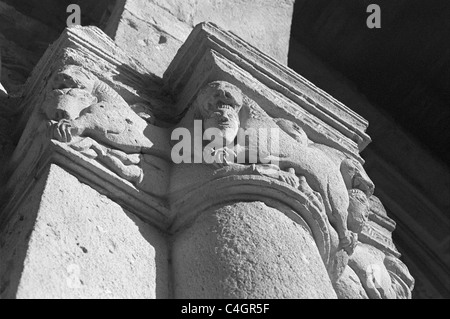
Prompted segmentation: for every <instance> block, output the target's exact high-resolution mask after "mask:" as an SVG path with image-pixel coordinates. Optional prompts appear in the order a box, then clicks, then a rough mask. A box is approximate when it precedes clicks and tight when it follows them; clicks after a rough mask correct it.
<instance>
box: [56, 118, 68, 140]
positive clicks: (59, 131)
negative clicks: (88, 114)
mask: <svg viewBox="0 0 450 319" xmlns="http://www.w3.org/2000/svg"><path fill="white" fill-rule="evenodd" d="M71 128H72V125H71V124H70V121H69V120H66V119H63V120H60V121H59V122H57V123H56V124H53V125H52V133H53V134H52V137H53V138H54V139H56V140H58V141H60V142H64V143H68V142H70V141H71V140H72V132H71Z"/></svg>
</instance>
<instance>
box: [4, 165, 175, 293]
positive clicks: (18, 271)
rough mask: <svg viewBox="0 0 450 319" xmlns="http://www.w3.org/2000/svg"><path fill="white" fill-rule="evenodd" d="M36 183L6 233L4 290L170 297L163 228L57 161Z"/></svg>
mask: <svg viewBox="0 0 450 319" xmlns="http://www.w3.org/2000/svg"><path fill="white" fill-rule="evenodd" d="M33 187H34V190H33V191H32V193H31V194H30V196H29V197H28V198H27V201H25V202H24V204H23V205H20V206H19V207H18V208H17V212H16V213H15V216H14V218H13V219H12V221H11V222H10V224H9V225H8V226H7V229H6V230H5V231H4V232H3V236H2V258H1V260H2V264H1V265H2V267H1V273H2V278H3V279H2V297H8V298H167V297H168V288H169V283H168V276H169V274H168V248H167V242H166V239H165V236H164V235H163V234H162V233H161V232H159V231H158V230H157V229H155V228H154V227H152V226H150V225H148V224H145V223H144V222H142V221H141V220H139V219H138V218H137V217H135V216H134V215H133V214H130V213H129V212H127V211H125V210H124V209H123V208H121V207H120V206H119V205H118V204H116V203H114V202H112V201H111V200H110V199H108V198H107V197H105V196H103V195H100V194H99V193H97V192H96V191H95V190H93V189H92V188H91V187H89V186H88V185H84V184H82V183H80V182H79V181H78V180H77V179H76V178H75V177H74V176H72V175H70V174H69V173H67V172H66V171H64V170H63V169H61V168H59V167H58V166H55V165H52V166H51V167H50V170H49V172H48V176H46V175H45V174H44V175H43V176H41V177H40V179H39V181H37V183H36V184H35V185H33ZM20 224H22V225H20ZM24 224H26V226H25V225H24ZM19 225H20V226H19ZM11 272H12V273H11ZM8 277H9V278H10V279H9V280H8V279H7V278H8Z"/></svg>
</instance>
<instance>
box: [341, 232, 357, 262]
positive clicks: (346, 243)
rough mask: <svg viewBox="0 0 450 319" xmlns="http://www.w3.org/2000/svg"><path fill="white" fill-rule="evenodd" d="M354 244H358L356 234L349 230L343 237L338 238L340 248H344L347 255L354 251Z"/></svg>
mask: <svg viewBox="0 0 450 319" xmlns="http://www.w3.org/2000/svg"><path fill="white" fill-rule="evenodd" d="M356 245H358V235H357V234H355V233H354V232H351V231H347V232H346V235H345V237H343V238H340V240H339V246H340V248H342V249H344V250H345V251H346V252H347V254H348V255H349V256H350V255H352V254H353V252H354V251H355V248H356Z"/></svg>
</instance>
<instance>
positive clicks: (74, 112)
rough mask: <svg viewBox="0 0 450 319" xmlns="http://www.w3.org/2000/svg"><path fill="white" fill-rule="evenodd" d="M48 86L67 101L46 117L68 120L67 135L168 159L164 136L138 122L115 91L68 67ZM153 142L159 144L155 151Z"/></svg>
mask: <svg viewBox="0 0 450 319" xmlns="http://www.w3.org/2000/svg"><path fill="white" fill-rule="evenodd" d="M51 85H52V88H53V89H54V90H53V92H56V94H59V95H63V97H62V99H66V100H67V101H64V102H61V101H59V103H56V104H57V105H58V106H57V108H56V110H54V112H55V114H53V115H52V114H48V117H49V118H51V119H55V120H61V119H67V124H66V125H67V129H66V130H67V131H68V133H69V134H74V135H76V136H81V137H90V138H92V139H94V140H95V141H97V142H99V143H102V144H104V145H108V146H110V147H112V148H114V149H117V150H120V151H123V152H125V153H127V154H136V153H143V154H155V155H158V156H161V157H166V158H167V157H168V154H169V152H168V151H169V145H168V143H163V142H162V141H164V142H166V140H167V136H165V135H166V132H165V131H164V130H163V129H161V128H158V127H155V126H153V125H151V124H149V123H148V122H147V121H146V120H144V119H143V118H141V117H140V116H139V115H138V114H136V113H135V112H134V111H133V109H132V108H131V107H130V106H129V105H128V104H127V103H126V101H125V100H124V99H123V98H122V97H121V96H120V95H119V94H117V92H116V91H114V90H113V89H112V88H111V87H109V86H108V85H107V84H105V83H103V82H101V81H100V80H98V79H97V78H96V77H94V76H93V75H91V74H89V73H88V72H86V71H85V70H83V69H81V68H79V67H76V66H69V67H68V68H66V69H65V70H62V71H60V72H59V73H57V74H56V75H55V76H54V78H53V79H52V82H51ZM54 94H55V93H54ZM86 95H87V96H90V98H88V97H86ZM80 99H83V100H85V101H86V102H85V103H82V102H81V101H80ZM150 137H151V140H150ZM153 141H158V142H159V143H158V145H157V146H156V147H154V146H155V145H154V143H153ZM165 144H167V145H165Z"/></svg>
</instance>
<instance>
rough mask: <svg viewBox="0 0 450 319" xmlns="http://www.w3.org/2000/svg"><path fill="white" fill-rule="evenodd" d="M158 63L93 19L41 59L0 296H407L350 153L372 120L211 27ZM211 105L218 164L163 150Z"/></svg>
mask: <svg viewBox="0 0 450 319" xmlns="http://www.w3.org/2000/svg"><path fill="white" fill-rule="evenodd" d="M154 74H155V73H154V72H152V70H151V69H148V68H146V67H145V66H143V65H142V63H140V62H139V61H136V60H135V59H133V58H131V57H129V56H128V55H127V54H126V53H124V52H123V51H122V50H121V49H120V48H119V47H118V46H117V45H115V44H114V43H113V42H112V41H111V39H110V38H108V37H107V36H106V35H105V34H104V33H103V32H101V31H100V30H99V29H97V28H92V27H85V28H83V27H74V28H69V29H67V30H66V31H65V32H64V33H63V35H62V36H61V37H60V39H59V40H58V41H57V42H56V43H55V44H53V46H52V47H50V48H49V49H48V50H47V52H46V54H45V55H44V57H43V58H42V59H41V61H40V62H39V64H38V65H37V66H36V68H35V70H34V72H33V75H32V77H31V78H30V79H29V81H28V82H27V85H26V87H25V90H24V91H25V92H26V94H25V95H24V97H23V98H22V100H21V101H20V107H21V111H22V117H21V119H20V121H19V122H18V124H17V127H18V130H19V131H20V132H21V139H20V141H19V143H18V145H17V148H16V149H15V151H14V154H13V156H12V159H11V162H10V174H9V176H8V184H7V185H6V193H5V194H6V195H7V196H6V197H5V198H6V199H7V202H6V206H5V207H3V209H2V213H1V215H0V234H1V237H0V239H1V241H0V243H1V251H0V254H1V261H0V266H1V267H0V276H1V287H2V290H1V291H0V293H1V296H2V297H5V298H35V297H36V298H37V297H55V298H56V297H66V298H93V297H116V298H169V297H176V298H180V297H181V298H198V297H208V298H210V297H214V298H224V297H225V298H336V297H339V298H410V296H411V294H410V292H411V290H412V288H413V286H414V280H413V278H411V276H410V275H409V273H408V270H407V268H406V266H405V265H404V264H403V263H402V262H401V261H400V259H399V257H400V254H399V253H398V251H397V250H396V248H395V245H394V244H393V243H392V237H391V233H392V231H393V230H394V228H395V223H393V221H392V220H390V219H389V218H388V217H387V216H386V214H385V212H384V211H383V208H382V205H381V203H379V201H378V200H377V198H376V197H374V196H373V192H374V185H373V183H372V181H371V180H370V178H369V177H368V176H367V174H366V173H365V171H364V168H363V163H364V160H363V159H362V158H361V157H360V155H359V153H360V151H362V150H363V149H364V148H365V146H367V144H368V143H369V142H370V137H369V136H368V135H367V134H366V133H365V130H366V128H367V125H368V123H367V121H365V120H364V119H363V118H361V117H360V116H359V115H357V114H356V113H354V112H352V111H351V110H349V109H348V108H347V107H345V105H343V104H341V103H340V102H338V101H336V100H335V99H333V98H332V97H331V96H329V95H328V94H326V93H325V92H323V91H321V90H320V89H318V88H317V87H315V86H314V85H312V84H311V83H310V82H308V81H307V80H306V79H304V78H302V77H301V76H299V75H298V74H295V73H294V72H293V71H292V70H290V69H288V68H287V67H285V66H283V65H282V64H280V63H279V62H277V61H276V60H274V59H272V58H270V57H269V56H267V55H265V54H264V53H262V52H261V51H259V50H258V49H256V48H254V47H253V46H252V45H250V44H249V43H248V42H246V41H245V40H243V39H241V38H240V37H238V36H236V35H235V34H233V33H231V32H227V31H225V30H223V29H222V28H220V27H218V26H216V25H214V24H210V23H203V24H200V25H198V26H196V27H195V28H194V30H193V31H192V33H191V34H190V35H189V37H188V38H187V39H186V41H185V42H184V44H183V45H182V46H181V47H180V49H179V50H178V52H177V54H176V56H175V57H174V59H173V60H172V62H171V63H170V65H169V66H168V68H167V69H166V70H165V72H164V76H163V77H162V78H159V77H157V76H155V75H154ZM217 118H220V119H222V120H220V123H221V126H220V127H221V132H222V137H223V138H224V140H226V141H227V143H228V144H227V145H225V146H226V147H222V148H220V147H218V146H217V145H216V146H214V148H212V149H211V148H210V149H209V151H210V154H211V153H217V152H219V151H220V152H223V153H222V155H223V158H226V159H227V161H226V162H221V163H220V165H218V166H217V165H215V164H217V163H215V164H213V163H207V162H205V161H204V160H201V161H200V162H198V163H178V162H177V161H175V160H174V156H173V146H174V141H173V140H172V138H171V135H172V133H174V131H175V130H176V129H184V132H188V133H189V134H190V133H193V135H191V137H192V136H194V137H195V136H196V130H195V128H193V127H192V125H193V123H195V120H203V124H204V125H211V126H212V127H214V125H215V126H219V125H218V120H217ZM225 120H226V121H225ZM214 121H215V122H214ZM211 123H215V124H211ZM230 132H231V133H230ZM239 132H244V133H245V132H247V133H248V136H247V137H248V141H247V140H246V139H244V140H243V141H244V142H243V143H242V144H239V143H240V142H239V139H238V133H239ZM197 133H198V132H197ZM200 133H202V131H201V130H200ZM200 138H201V137H200ZM235 138H236V139H237V140H238V142H237V144H234V140H235ZM188 144H189V145H191V140H189V142H188ZM194 144H195V142H194ZM199 145H200V147H201V148H206V147H207V146H205V144H204V143H203V142H202V140H200V144H199ZM263 145H266V146H267V147H266V148H264V147H263ZM268 145H269V146H268ZM194 146H195V145H194ZM275 146H276V147H275ZM242 150H244V151H242ZM252 150H253V151H255V150H257V151H258V154H259V157H258V158H259V160H258V161H257V162H255V163H251V162H249V161H248V160H245V161H244V162H242V163H241V162H239V161H237V160H236V158H239V154H246V152H250V151H252ZM260 151H261V152H260ZM187 154H188V158H191V155H192V154H191V151H187ZM244 158H246V157H245V156H244ZM268 158H272V160H273V162H272V161H271V162H270V163H272V165H269V164H267V163H263V160H265V159H268ZM275 159H276V160H275ZM27 199H28V200H27Z"/></svg>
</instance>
